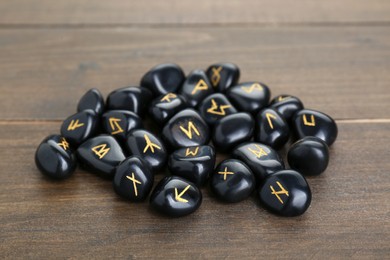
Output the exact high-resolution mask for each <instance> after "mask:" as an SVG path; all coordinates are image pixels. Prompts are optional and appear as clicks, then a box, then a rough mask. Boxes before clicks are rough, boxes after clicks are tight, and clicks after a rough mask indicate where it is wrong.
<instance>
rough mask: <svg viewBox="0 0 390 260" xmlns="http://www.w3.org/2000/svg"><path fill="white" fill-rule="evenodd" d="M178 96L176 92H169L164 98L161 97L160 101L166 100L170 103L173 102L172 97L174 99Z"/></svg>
mask: <svg viewBox="0 0 390 260" xmlns="http://www.w3.org/2000/svg"><path fill="white" fill-rule="evenodd" d="M176 97H177V95H176V94H174V93H168V94H166V95H165V96H164V97H163V98H162V99H160V101H161V102H162V101H166V102H167V103H169V102H171V98H172V99H173V98H176Z"/></svg>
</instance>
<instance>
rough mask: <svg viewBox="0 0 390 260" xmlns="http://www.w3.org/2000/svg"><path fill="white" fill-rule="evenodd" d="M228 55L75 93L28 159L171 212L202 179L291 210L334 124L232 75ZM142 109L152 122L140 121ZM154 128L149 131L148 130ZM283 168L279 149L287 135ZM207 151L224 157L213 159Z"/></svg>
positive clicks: (52, 172)
mask: <svg viewBox="0 0 390 260" xmlns="http://www.w3.org/2000/svg"><path fill="white" fill-rule="evenodd" d="M239 77H240V70H239V68H238V67H237V66H236V65H234V64H231V63H219V64H214V65H211V66H210V67H209V68H208V69H207V71H206V72H204V71H203V70H200V69H198V70H194V71H192V72H191V73H190V74H189V75H188V76H187V77H185V75H184V72H183V70H182V69H181V68H180V67H179V66H178V65H176V64H161V65H158V66H156V67H154V68H152V69H151V70H150V71H148V72H147V73H146V74H145V75H144V76H143V77H142V79H141V83H140V85H141V86H140V87H138V86H137V87H125V88H121V89H117V90H115V91H113V92H111V93H110V94H109V95H108V97H107V100H106V102H104V99H103V96H102V94H101V93H100V92H99V90H97V89H91V90H89V91H88V92H87V93H85V95H84V96H83V97H82V98H81V99H80V101H79V103H78V107H77V113H76V114H74V115H71V116H70V117H68V118H67V119H65V120H64V122H63V124H62V126H61V134H60V135H58V134H56V135H50V136H48V137H46V138H45V139H44V140H43V141H42V143H41V144H40V145H39V147H38V149H37V151H36V154H35V162H36V165H37V167H38V169H39V170H40V171H41V172H42V173H43V174H45V175H47V176H49V177H51V178H55V179H66V178H68V177H69V176H71V175H72V173H73V172H74V171H75V169H76V165H77V163H78V164H79V165H80V166H82V167H83V168H84V169H86V170H87V171H90V172H93V173H95V174H98V175H100V176H102V177H104V178H108V179H112V181H113V187H114V190H115V192H116V193H117V194H118V195H119V196H121V197H123V198H125V199H127V200H129V201H132V202H138V201H143V200H145V199H146V198H147V197H148V196H149V194H150V205H151V207H152V208H153V209H155V210H156V211H158V212H160V213H162V214H166V215H168V216H172V217H180V216H184V215H188V214H190V213H192V212H194V211H195V210H197V209H198V208H199V206H200V204H201V203H202V193H201V190H200V188H201V187H203V186H205V185H206V184H207V183H208V185H209V187H210V189H211V191H212V193H213V194H214V195H215V196H216V197H217V198H218V199H220V200H221V201H224V202H228V203H233V202H239V201H242V200H244V199H246V198H247V197H249V196H250V195H251V194H252V193H253V192H254V191H256V193H257V196H258V198H259V199H260V202H261V205H263V206H264V207H265V208H266V209H268V210H269V211H271V212H273V213H276V214H278V215H282V216H298V215H301V214H303V213H304V212H305V211H306V210H307V208H308V207H309V205H310V202H311V191H310V187H309V185H308V183H307V181H306V179H305V177H303V175H306V176H309V175H319V174H321V173H322V172H324V171H325V169H326V167H327V165H328V162H329V150H328V146H330V145H332V143H333V142H334V141H335V140H336V137H337V126H336V123H335V121H334V120H333V119H332V118H331V117H329V116H328V115H326V114H324V113H321V112H318V111H315V110H310V109H304V107H303V104H302V102H301V101H300V100H299V99H298V98H297V97H294V96H291V95H279V96H276V97H274V98H273V99H272V100H271V101H270V96H271V93H270V89H269V88H268V87H267V86H266V85H265V84H263V83H260V82H257V81H255V82H245V83H239V82H238V81H239ZM146 114H147V115H148V116H149V117H150V118H151V120H152V121H153V122H154V123H155V125H154V126H153V127H152V129H153V133H152V132H151V131H150V130H147V129H145V127H144V123H143V120H142V119H143V118H145V117H146ZM156 130H157V131H156ZM290 138H291V139H296V140H297V141H296V142H295V143H293V144H292V145H291V146H290V147H289V148H288V153H287V161H288V165H289V167H290V168H291V169H286V167H285V164H284V162H283V159H282V158H281V156H280V155H279V154H278V152H277V151H278V150H280V149H282V148H283V147H284V146H285V145H286V144H287V143H288V142H289V139H290ZM216 151H218V152H222V153H225V154H226V155H228V156H230V157H231V158H230V159H226V160H223V161H222V162H220V163H219V164H218V165H217V166H215V161H216ZM166 165H167V167H168V172H169V173H170V176H166V177H164V178H162V180H161V181H160V182H159V183H157V185H156V186H155V187H154V189H153V183H154V174H156V173H159V172H163V169H164V167H165V166H166Z"/></svg>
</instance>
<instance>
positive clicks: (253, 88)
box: [241, 83, 263, 93]
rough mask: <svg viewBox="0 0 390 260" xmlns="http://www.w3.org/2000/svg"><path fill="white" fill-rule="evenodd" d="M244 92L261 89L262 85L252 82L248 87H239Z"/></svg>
mask: <svg viewBox="0 0 390 260" xmlns="http://www.w3.org/2000/svg"><path fill="white" fill-rule="evenodd" d="M241 89H242V90H244V91H245V92H246V93H252V92H253V91H254V90H256V89H258V90H263V87H262V86H261V85H260V84H259V83H253V84H252V85H251V86H250V87H241Z"/></svg>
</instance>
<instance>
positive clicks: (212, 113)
mask: <svg viewBox="0 0 390 260" xmlns="http://www.w3.org/2000/svg"><path fill="white" fill-rule="evenodd" d="M198 111H199V114H200V115H201V117H202V118H203V119H204V121H206V123H208V124H209V125H213V124H215V123H216V122H217V121H218V120H219V119H221V118H223V117H224V116H227V115H231V114H234V113H237V109H236V108H235V107H234V106H233V105H232V103H230V101H229V100H228V99H227V97H226V96H225V95H224V94H221V93H214V94H211V95H210V96H208V97H206V98H205V99H204V100H203V101H202V102H201V103H200V105H199V107H198Z"/></svg>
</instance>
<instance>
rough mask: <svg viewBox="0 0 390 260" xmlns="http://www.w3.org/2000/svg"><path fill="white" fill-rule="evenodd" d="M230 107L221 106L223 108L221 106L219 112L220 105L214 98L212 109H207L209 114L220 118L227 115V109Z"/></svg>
mask: <svg viewBox="0 0 390 260" xmlns="http://www.w3.org/2000/svg"><path fill="white" fill-rule="evenodd" d="M229 107H231V106H230V105H221V106H219V110H218V104H217V102H215V100H214V99H213V98H212V99H211V107H210V108H209V109H207V113H210V114H214V115H219V116H224V115H226V111H225V109H227V108H229Z"/></svg>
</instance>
